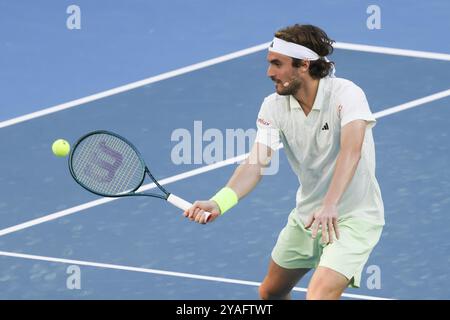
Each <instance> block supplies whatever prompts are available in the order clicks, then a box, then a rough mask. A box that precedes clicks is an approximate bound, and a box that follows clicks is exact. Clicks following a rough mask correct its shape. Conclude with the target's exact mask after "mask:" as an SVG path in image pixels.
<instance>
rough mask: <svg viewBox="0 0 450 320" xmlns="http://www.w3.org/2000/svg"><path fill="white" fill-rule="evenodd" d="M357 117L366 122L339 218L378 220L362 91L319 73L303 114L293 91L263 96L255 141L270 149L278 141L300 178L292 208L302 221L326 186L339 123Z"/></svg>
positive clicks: (377, 191)
mask: <svg viewBox="0 0 450 320" xmlns="http://www.w3.org/2000/svg"><path fill="white" fill-rule="evenodd" d="M357 119H361V120H365V121H367V122H368V126H367V129H366V132H365V136H364V143H363V146H362V153H361V159H360V161H359V163H358V167H357V169H356V171H355V174H354V176H353V178H352V180H351V182H350V184H349V185H348V187H347V189H346V191H345V192H344V194H343V195H342V197H341V200H340V202H339V204H338V213H339V219H344V218H346V217H350V216H357V217H360V218H363V219H369V220H372V221H374V222H377V223H380V224H384V207H383V201H382V197H381V191H380V188H379V185H378V182H377V179H376V177H375V146H374V141H373V135H372V128H373V127H374V125H375V123H376V120H375V117H374V116H373V114H372V112H371V111H370V107H369V104H368V102H367V99H366V96H365V94H364V92H363V90H362V89H361V88H360V87H358V86H357V85H356V84H354V83H353V82H351V81H348V80H345V79H341V78H332V77H326V78H322V79H320V81H319V86H318V90H317V95H316V98H315V101H314V104H313V108H312V110H311V112H310V113H309V114H308V116H306V115H305V113H304V112H303V109H302V108H301V106H300V104H299V102H298V101H297V100H296V99H295V98H294V97H293V96H281V95H278V94H276V93H274V94H272V95H270V96H268V97H266V98H265V99H264V102H263V103H262V106H261V109H260V112H259V114H258V119H257V122H256V125H257V128H258V131H257V136H256V140H255V141H256V142H259V143H262V144H265V145H267V146H268V147H270V148H271V149H273V150H276V149H277V148H278V146H279V144H280V143H282V144H283V146H284V151H285V153H286V155H287V158H288V160H289V163H290V165H291V167H292V170H293V171H294V173H295V174H296V175H297V177H298V179H299V182H300V187H299V189H298V191H297V197H296V211H297V213H298V215H297V216H298V218H299V219H300V220H301V221H302V222H303V223H306V222H307V220H308V218H309V217H310V215H311V214H312V213H313V212H314V211H315V210H317V209H318V208H319V207H320V206H321V204H322V201H323V199H324V197H325V194H326V193H327V191H328V188H329V186H330V183H331V179H332V177H333V173H334V167H335V165H336V159H337V156H338V153H339V150H340V137H341V130H342V128H343V127H344V126H345V125H346V124H348V123H349V122H351V121H353V120H357Z"/></svg>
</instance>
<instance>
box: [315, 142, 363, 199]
mask: <svg viewBox="0 0 450 320" xmlns="http://www.w3.org/2000/svg"><path fill="white" fill-rule="evenodd" d="M360 159H361V151H357V150H342V149H341V151H340V152H339V154H338V157H337V159H336V167H335V169H334V174H333V178H332V180H331V184H330V187H329V188H328V192H327V194H326V195H325V198H324V200H323V204H324V205H337V204H338V203H339V200H340V199H341V197H342V195H343V194H344V192H345V190H346V189H347V187H348V185H349V184H350V181H351V180H352V179H353V176H354V174H355V171H356V168H357V167H358V163H359V160H360Z"/></svg>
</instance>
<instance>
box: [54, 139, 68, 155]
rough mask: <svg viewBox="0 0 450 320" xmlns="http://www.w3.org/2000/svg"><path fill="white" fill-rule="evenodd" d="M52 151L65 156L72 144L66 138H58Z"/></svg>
mask: <svg viewBox="0 0 450 320" xmlns="http://www.w3.org/2000/svg"><path fill="white" fill-rule="evenodd" d="M52 151H53V154H54V155H55V156H57V157H65V156H67V154H68V153H69V151H70V144H69V143H68V142H67V141H66V140H64V139H58V140H56V141H55V142H53V145H52Z"/></svg>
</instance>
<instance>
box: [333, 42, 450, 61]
mask: <svg viewBox="0 0 450 320" xmlns="http://www.w3.org/2000/svg"><path fill="white" fill-rule="evenodd" d="M333 47H334V48H336V49H343V50H353V51H362V52H372V53H381V54H390V55H394V56H403V57H411V58H422V59H433V60H443V61H450V54H448V53H438V52H429V51H418V50H407V49H397V48H389V47H378V46H369V45H365V44H355V43H347V42H336V43H335V44H334V45H333Z"/></svg>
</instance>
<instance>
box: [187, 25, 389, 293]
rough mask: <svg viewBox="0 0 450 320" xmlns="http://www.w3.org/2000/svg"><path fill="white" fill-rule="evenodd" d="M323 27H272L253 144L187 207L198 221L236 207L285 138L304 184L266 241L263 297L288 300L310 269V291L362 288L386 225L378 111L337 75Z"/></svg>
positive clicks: (188, 212) (260, 175)
mask: <svg viewBox="0 0 450 320" xmlns="http://www.w3.org/2000/svg"><path fill="white" fill-rule="evenodd" d="M333 42H334V41H333V40H331V39H329V37H328V36H327V34H326V33H325V32H324V31H323V30H321V29H320V28H318V27H316V26H312V25H298V24H296V25H294V26H289V27H286V28H284V29H281V30H279V31H278V32H276V33H275V38H274V39H273V42H272V43H271V44H270V47H269V49H268V53H267V61H268V63H269V67H268V70H267V76H268V77H269V78H270V79H272V81H273V82H274V84H275V90H276V93H273V94H272V95H270V96H268V97H266V98H265V99H264V102H263V103H262V106H261V109H260V111H259V114H258V119H257V121H256V125H257V128H258V132H257V137H256V140H255V143H254V145H253V147H252V149H251V152H250V155H249V157H248V158H247V160H246V161H245V162H243V163H242V164H240V165H239V166H238V168H237V169H236V170H235V172H234V174H233V175H232V177H231V179H230V180H229V182H228V183H227V185H226V186H225V187H224V188H222V189H220V190H219V191H218V192H217V194H216V195H215V196H214V197H212V199H211V200H209V201H197V202H195V203H194V204H193V206H192V207H191V208H190V209H189V210H187V211H185V212H184V215H185V216H186V217H188V218H189V219H191V220H193V221H196V222H199V223H205V221H204V219H205V218H204V216H203V212H204V211H209V212H211V213H212V217H211V218H210V219H211V220H214V219H216V218H217V217H219V216H221V215H222V214H224V213H225V212H226V211H227V210H229V209H230V208H232V207H233V206H235V205H236V204H237V203H238V201H239V199H241V198H242V197H244V196H245V195H247V194H248V193H249V192H250V191H251V190H252V189H253V188H254V187H255V186H256V185H257V183H258V182H259V181H260V179H261V177H262V175H263V170H264V168H265V167H267V166H268V164H269V163H270V158H271V155H272V154H273V152H274V151H275V150H276V149H277V148H278V147H279V144H280V142H282V143H283V146H284V151H285V152H286V155H287V157H288V160H289V163H290V165H291V167H292V169H293V171H294V172H295V174H296V175H297V177H298V179H299V182H300V183H301V185H300V187H299V189H298V191H297V199H296V206H295V208H294V209H293V210H292V211H291V213H290V214H289V217H288V221H287V224H286V226H285V227H284V228H283V229H282V230H281V232H280V234H279V236H278V240H277V242H276V245H275V247H274V248H273V251H272V255H271V260H270V263H269V267H268V273H267V276H266V277H265V279H264V281H263V282H262V284H261V286H260V288H259V294H260V297H261V298H262V299H289V298H290V292H291V290H292V288H293V287H294V286H295V285H296V284H297V282H298V281H299V280H300V279H301V278H302V277H303V276H304V275H305V274H306V273H307V272H308V271H309V270H311V269H314V270H315V271H314V274H313V275H312V278H311V281H310V283H309V285H308V291H307V295H306V298H307V299H339V298H340V297H341V295H342V293H343V291H344V290H345V289H346V288H347V287H348V286H351V287H359V286H360V283H361V274H362V272H363V271H364V265H365V264H366V262H367V260H368V258H369V255H370V253H371V252H372V250H373V248H374V246H375V245H376V244H377V242H378V241H379V238H380V236H381V232H382V228H383V225H384V208H383V201H382V198H381V192H380V188H379V185H378V182H377V179H376V177H375V148H374V141H373V136H372V128H373V126H374V125H375V122H376V120H375V118H374V116H373V115H372V113H371V111H370V108H369V104H368V102H367V99H366V96H365V94H364V92H363V90H362V89H361V88H360V87H358V86H357V85H356V84H354V83H353V82H351V81H349V80H345V79H341V78H336V77H334V64H333V63H332V62H330V61H329V60H328V59H327V58H326V57H327V56H328V55H330V54H331V53H332V52H333V47H332V43H333Z"/></svg>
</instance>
